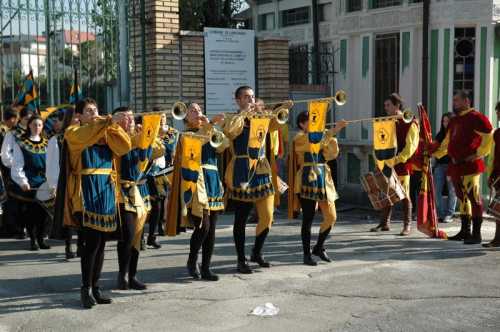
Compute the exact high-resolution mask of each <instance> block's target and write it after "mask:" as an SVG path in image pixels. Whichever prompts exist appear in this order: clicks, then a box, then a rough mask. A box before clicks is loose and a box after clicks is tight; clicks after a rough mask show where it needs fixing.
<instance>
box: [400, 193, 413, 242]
mask: <svg viewBox="0 0 500 332" xmlns="http://www.w3.org/2000/svg"><path fill="white" fill-rule="evenodd" d="M411 209H412V206H411V202H410V201H409V200H408V199H405V200H404V201H403V229H402V230H401V233H399V235H401V236H408V235H410V231H411Z"/></svg>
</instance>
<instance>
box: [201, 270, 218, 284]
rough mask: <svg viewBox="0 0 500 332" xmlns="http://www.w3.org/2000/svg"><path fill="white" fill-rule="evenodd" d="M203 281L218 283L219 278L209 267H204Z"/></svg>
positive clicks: (202, 272)
mask: <svg viewBox="0 0 500 332" xmlns="http://www.w3.org/2000/svg"><path fill="white" fill-rule="evenodd" d="M201 279H203V280H207V281H218V280H219V276H218V275H216V274H215V273H213V272H212V271H210V268H209V267H202V268H201Z"/></svg>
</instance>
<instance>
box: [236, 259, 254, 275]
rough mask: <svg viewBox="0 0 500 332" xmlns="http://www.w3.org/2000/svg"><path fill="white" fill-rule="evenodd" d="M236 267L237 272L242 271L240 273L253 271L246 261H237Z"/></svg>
mask: <svg viewBox="0 0 500 332" xmlns="http://www.w3.org/2000/svg"><path fill="white" fill-rule="evenodd" d="M237 269H238V272H239V273H242V274H252V273H253V271H252V269H251V268H250V266H249V265H248V264H247V262H238V266H237Z"/></svg>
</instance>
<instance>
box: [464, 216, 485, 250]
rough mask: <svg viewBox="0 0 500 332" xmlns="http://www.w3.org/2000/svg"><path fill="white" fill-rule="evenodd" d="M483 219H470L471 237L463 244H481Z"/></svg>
mask: <svg viewBox="0 0 500 332" xmlns="http://www.w3.org/2000/svg"><path fill="white" fill-rule="evenodd" d="M482 223H483V217H475V218H472V236H470V237H468V238H466V239H465V240H464V244H481V241H482V238H481V225H482Z"/></svg>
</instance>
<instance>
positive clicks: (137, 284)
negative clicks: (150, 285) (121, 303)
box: [128, 277, 147, 290]
mask: <svg viewBox="0 0 500 332" xmlns="http://www.w3.org/2000/svg"><path fill="white" fill-rule="evenodd" d="M128 288H130V289H135V290H145V289H146V288H147V287H146V285H145V284H144V283H143V282H141V281H140V280H139V279H137V278H136V277H132V278H130V280H129V281H128Z"/></svg>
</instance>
